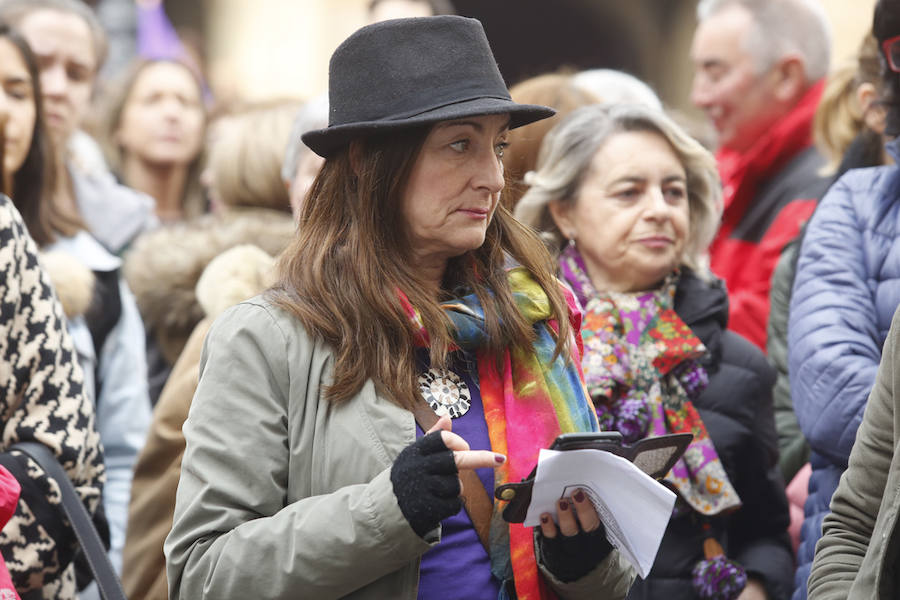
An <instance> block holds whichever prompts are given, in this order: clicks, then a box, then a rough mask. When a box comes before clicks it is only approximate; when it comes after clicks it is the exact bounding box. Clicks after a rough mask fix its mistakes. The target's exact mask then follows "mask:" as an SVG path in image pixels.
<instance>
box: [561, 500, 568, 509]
mask: <svg viewBox="0 0 900 600" xmlns="http://www.w3.org/2000/svg"><path fill="white" fill-rule="evenodd" d="M559 510H569V503H568V502H566V501H565V500H560V501H559Z"/></svg>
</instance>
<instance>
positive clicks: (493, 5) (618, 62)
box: [165, 0, 875, 110]
mask: <svg viewBox="0 0 900 600" xmlns="http://www.w3.org/2000/svg"><path fill="white" fill-rule="evenodd" d="M821 1H822V4H823V5H824V7H825V8H826V10H827V12H828V14H829V16H830V18H831V22H832V26H833V29H834V47H835V52H834V62H835V63H837V62H838V61H840V60H845V59H847V58H848V57H850V56H852V55H853V54H854V53H855V51H856V49H857V47H858V45H859V42H860V40H861V39H862V36H863V34H864V33H865V32H866V31H867V30H868V29H869V27H870V25H871V19H872V8H873V7H874V4H875V0H821ZM165 4H166V10H167V12H168V13H169V16H170V18H171V19H172V20H173V22H174V23H175V25H176V27H177V28H178V29H179V31H180V32H183V35H187V37H188V38H190V37H191V36H195V37H196V40H195V42H196V43H195V45H196V49H197V52H198V53H199V54H200V55H202V57H203V59H204V60H205V62H206V64H207V70H208V73H209V77H210V80H211V83H212V87H213V89H214V91H215V92H216V93H217V95H218V96H219V97H220V98H229V97H235V98H241V99H245V100H259V99H268V98H272V97H279V96H297V97H301V98H306V97H309V96H311V95H314V94H316V93H319V92H321V91H324V90H325V89H326V86H327V79H328V57H329V56H330V54H331V52H332V51H333V50H334V48H335V47H337V45H338V44H339V43H340V42H341V41H342V40H343V39H344V38H345V37H347V35H349V34H350V33H351V32H353V31H354V30H355V29H357V28H358V27H360V26H361V25H363V24H365V19H366V15H365V7H366V0H253V1H252V2H250V1H248V0H167V1H166V3H165ZM454 4H455V5H456V7H457V9H458V12H459V13H460V14H463V15H466V16H471V17H476V18H478V19H480V20H481V21H482V23H484V26H485V29H486V30H487V33H488V38H489V39H490V41H491V45H492V46H493V48H494V52H495V54H496V56H497V61H498V63H499V65H500V69H501V71H502V72H503V74H504V77H506V79H507V82H508V83H509V84H514V83H516V82H517V81H519V80H521V79H524V78H526V77H529V76H532V75H536V74H538V73H541V72H545V71H548V70H554V69H557V68H560V67H571V68H574V69H582V68H589V67H610V68H616V69H623V70H625V71H628V72H630V73H633V74H635V75H637V76H639V77H641V78H643V79H645V80H646V81H647V82H648V83H650V84H651V85H653V86H654V87H655V88H656V89H657V91H658V92H659V94H660V96H661V97H662V98H663V100H664V101H665V102H666V104H667V105H668V106H670V107H673V108H678V109H683V110H690V107H689V102H688V90H689V88H690V83H691V76H692V69H691V66H690V62H689V59H688V50H689V47H690V42H691V37H692V35H693V31H694V27H695V25H696V21H695V7H696V0H630V1H629V2H623V1H622V0H455V2H454Z"/></svg>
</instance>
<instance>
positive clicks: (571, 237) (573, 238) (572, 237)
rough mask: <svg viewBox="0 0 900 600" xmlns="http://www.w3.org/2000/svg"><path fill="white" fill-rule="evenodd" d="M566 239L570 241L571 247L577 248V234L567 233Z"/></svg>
mask: <svg viewBox="0 0 900 600" xmlns="http://www.w3.org/2000/svg"><path fill="white" fill-rule="evenodd" d="M566 238H568V240H569V246H571V247H572V248H574V247H575V234H574V233H566Z"/></svg>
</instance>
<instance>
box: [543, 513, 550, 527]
mask: <svg viewBox="0 0 900 600" xmlns="http://www.w3.org/2000/svg"><path fill="white" fill-rule="evenodd" d="M549 522H550V517H548V516H547V515H541V523H543V524H544V525H546V524H547V523H549Z"/></svg>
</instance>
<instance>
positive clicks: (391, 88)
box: [302, 15, 554, 158]
mask: <svg viewBox="0 0 900 600" xmlns="http://www.w3.org/2000/svg"><path fill="white" fill-rule="evenodd" d="M328 101H329V114H328V127H327V128H325V129H317V130H314V131H309V132H307V133H305V134H303V136H302V139H303V143H305V144H306V145H307V146H309V147H310V148H311V149H312V150H313V151H314V152H316V154H319V155H320V156H324V157H326V158H327V157H328V156H330V155H332V154H333V153H334V152H335V151H337V150H339V149H340V148H342V147H344V146H346V145H347V144H348V143H349V142H350V141H351V140H353V139H355V138H358V137H362V136H366V135H372V134H377V133H385V132H388V131H391V130H395V129H400V128H405V127H414V126H418V125H426V124H429V123H436V122H438V121H446V120H450V119H459V118H462V117H467V116H476V115H491V114H502V113H509V115H510V118H511V122H510V128H514V127H519V126H522V125H527V124H528V123H532V122H534V121H538V120H540V119H545V118H547V117H550V116H552V115H553V114H554V111H553V109H551V108H548V107H546V106H535V105H531V104H517V103H515V102H513V101H512V99H511V98H510V96H509V90H508V89H507V88H506V84H505V83H504V82H503V77H502V76H501V75H500V70H499V69H498V68H497V63H496V62H495V61H494V55H493V53H492V52H491V47H490V45H488V41H487V36H485V34H484V28H483V27H482V26H481V23H480V22H479V21H477V20H475V19H468V18H465V17H457V16H449V15H447V16H437V17H420V18H411V19H394V20H391V21H382V22H381V23H375V24H373V25H368V26H366V27H363V28H362V29H359V30H358V31H356V32H355V33H354V34H353V35H351V36H350V37H349V38H347V39H346V40H344V42H343V43H342V44H341V45H340V46H338V48H337V50H335V51H334V54H333V55H332V56H331V62H330V63H329V69H328Z"/></svg>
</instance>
